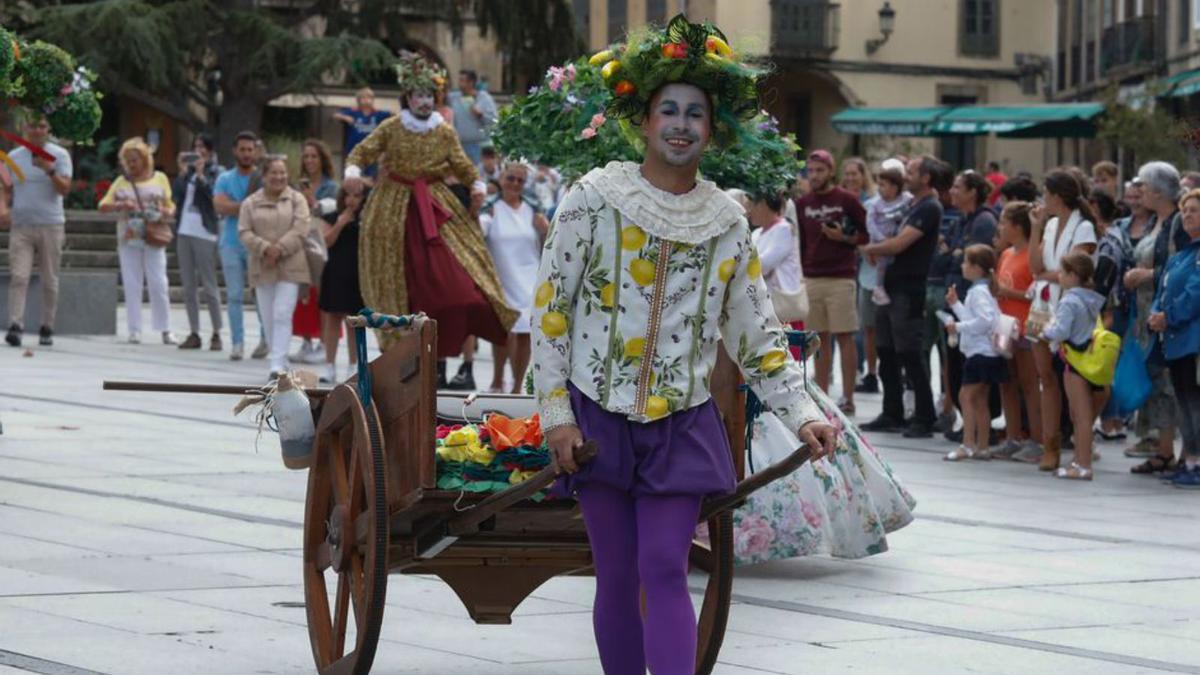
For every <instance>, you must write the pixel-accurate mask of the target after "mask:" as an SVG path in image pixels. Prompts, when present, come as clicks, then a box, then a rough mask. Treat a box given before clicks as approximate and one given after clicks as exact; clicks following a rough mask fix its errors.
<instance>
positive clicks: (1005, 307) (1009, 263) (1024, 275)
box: [996, 246, 1033, 336]
mask: <svg viewBox="0 0 1200 675" xmlns="http://www.w3.org/2000/svg"><path fill="white" fill-rule="evenodd" d="M996 279H997V281H999V282H1000V283H1002V284H1004V285H1005V286H1010V287H1012V288H1013V289H1014V290H1017V291H1025V290H1028V289H1029V287H1030V286H1032V285H1033V271H1032V270H1030V269H1029V247H1028V246H1026V247H1025V250H1023V251H1021V252H1017V251H1015V250H1013V249H1012V248H1011V247H1010V248H1007V249H1005V250H1004V252H1003V253H1001V254H1000V264H999V266H998V267H997V269H996ZM997 304H999V305H1000V311H1001V312H1003V313H1005V314H1007V315H1009V316H1011V317H1013V318H1014V319H1016V320H1017V325H1018V326H1020V327H1021V335H1022V336H1023V335H1025V321H1026V320H1028V319H1029V307H1030V305H1031V304H1032V303H1030V301H1029V300H1016V299H1013V298H1000V299H999V300H998V301H997Z"/></svg>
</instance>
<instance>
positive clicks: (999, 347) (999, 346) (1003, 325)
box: [992, 314, 1021, 359]
mask: <svg viewBox="0 0 1200 675" xmlns="http://www.w3.org/2000/svg"><path fill="white" fill-rule="evenodd" d="M1020 337H1021V328H1020V326H1019V325H1018V324H1017V319H1016V317H1011V316H1009V315H1007V314H1001V315H1000V316H998V317H996V323H994V324H992V348H993V349H995V350H996V353H997V354H999V355H1000V356H1003V357H1004V358H1006V359H1011V358H1012V357H1013V345H1014V344H1016V342H1017V340H1018V339H1020Z"/></svg>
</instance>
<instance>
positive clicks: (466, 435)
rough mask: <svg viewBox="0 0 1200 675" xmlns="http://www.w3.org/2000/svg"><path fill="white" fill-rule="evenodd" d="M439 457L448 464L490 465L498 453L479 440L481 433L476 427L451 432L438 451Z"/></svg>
mask: <svg viewBox="0 0 1200 675" xmlns="http://www.w3.org/2000/svg"><path fill="white" fill-rule="evenodd" d="M437 454H438V457H441V458H442V459H444V460H446V461H447V462H476V463H478V464H490V463H491V461H492V460H493V459H495V457H496V453H495V452H494V451H492V450H491V449H489V448H488V447H487V446H485V445H484V444H483V443H482V442H480V440H479V431H478V430H477V429H475V428H474V427H463V428H461V429H456V430H454V431H452V432H450V433H449V434H448V435H447V436H446V437H445V438H444V439H442V446H441V447H440V448H438V449H437Z"/></svg>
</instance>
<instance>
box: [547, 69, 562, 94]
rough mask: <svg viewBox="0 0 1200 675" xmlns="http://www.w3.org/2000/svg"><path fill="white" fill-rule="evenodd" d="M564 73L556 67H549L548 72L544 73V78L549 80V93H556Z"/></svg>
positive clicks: (560, 85)
mask: <svg viewBox="0 0 1200 675" xmlns="http://www.w3.org/2000/svg"><path fill="white" fill-rule="evenodd" d="M565 73H566V71H564V70H563V69H562V68H559V67H558V66H550V70H548V71H546V77H547V78H549V80H550V82H549V85H550V91H558V90H559V89H560V88H561V87H562V84H563V76H564V75H565Z"/></svg>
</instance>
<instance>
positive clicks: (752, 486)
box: [700, 446, 812, 522]
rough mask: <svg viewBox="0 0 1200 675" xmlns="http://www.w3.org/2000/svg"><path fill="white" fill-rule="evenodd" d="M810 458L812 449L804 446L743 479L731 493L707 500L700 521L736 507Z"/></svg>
mask: <svg viewBox="0 0 1200 675" xmlns="http://www.w3.org/2000/svg"><path fill="white" fill-rule="evenodd" d="M810 459H812V450H811V449H810V448H809V447H808V446H804V447H802V448H800V449H799V450H796V451H795V452H793V453H792V454H790V455H788V456H787V457H785V458H784V459H782V460H780V461H778V462H776V463H774V464H772V465H771V466H769V467H767V468H765V469H763V470H762V471H759V472H757V473H755V474H754V475H752V476H750V477H749V478H745V479H743V480H742V482H740V483H738V484H737V487H735V488H734V489H733V492H732V493H731V494H728V495H725V496H723V497H714V498H712V499H708V500H706V501H705V502H704V506H703V508H701V509H700V522H705V521H707V520H708V519H709V518H712V517H713V516H715V515H717V514H719V513H721V512H722V511H726V510H728V509H732V508H736V507H737V506H738V505H740V504H741V503H742V502H744V501H746V498H747V497H749V496H750V495H751V494H753V493H754V492H756V491H757V490H759V489H761V488H764V487H766V486H767V484H769V483H771V482H772V481H775V480H777V479H779V478H783V477H784V476H786V475H788V474H790V473H792V472H793V471H795V470H796V469H799V468H800V467H801V466H803V465H804V463H805V462H807V461H808V460H810Z"/></svg>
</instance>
